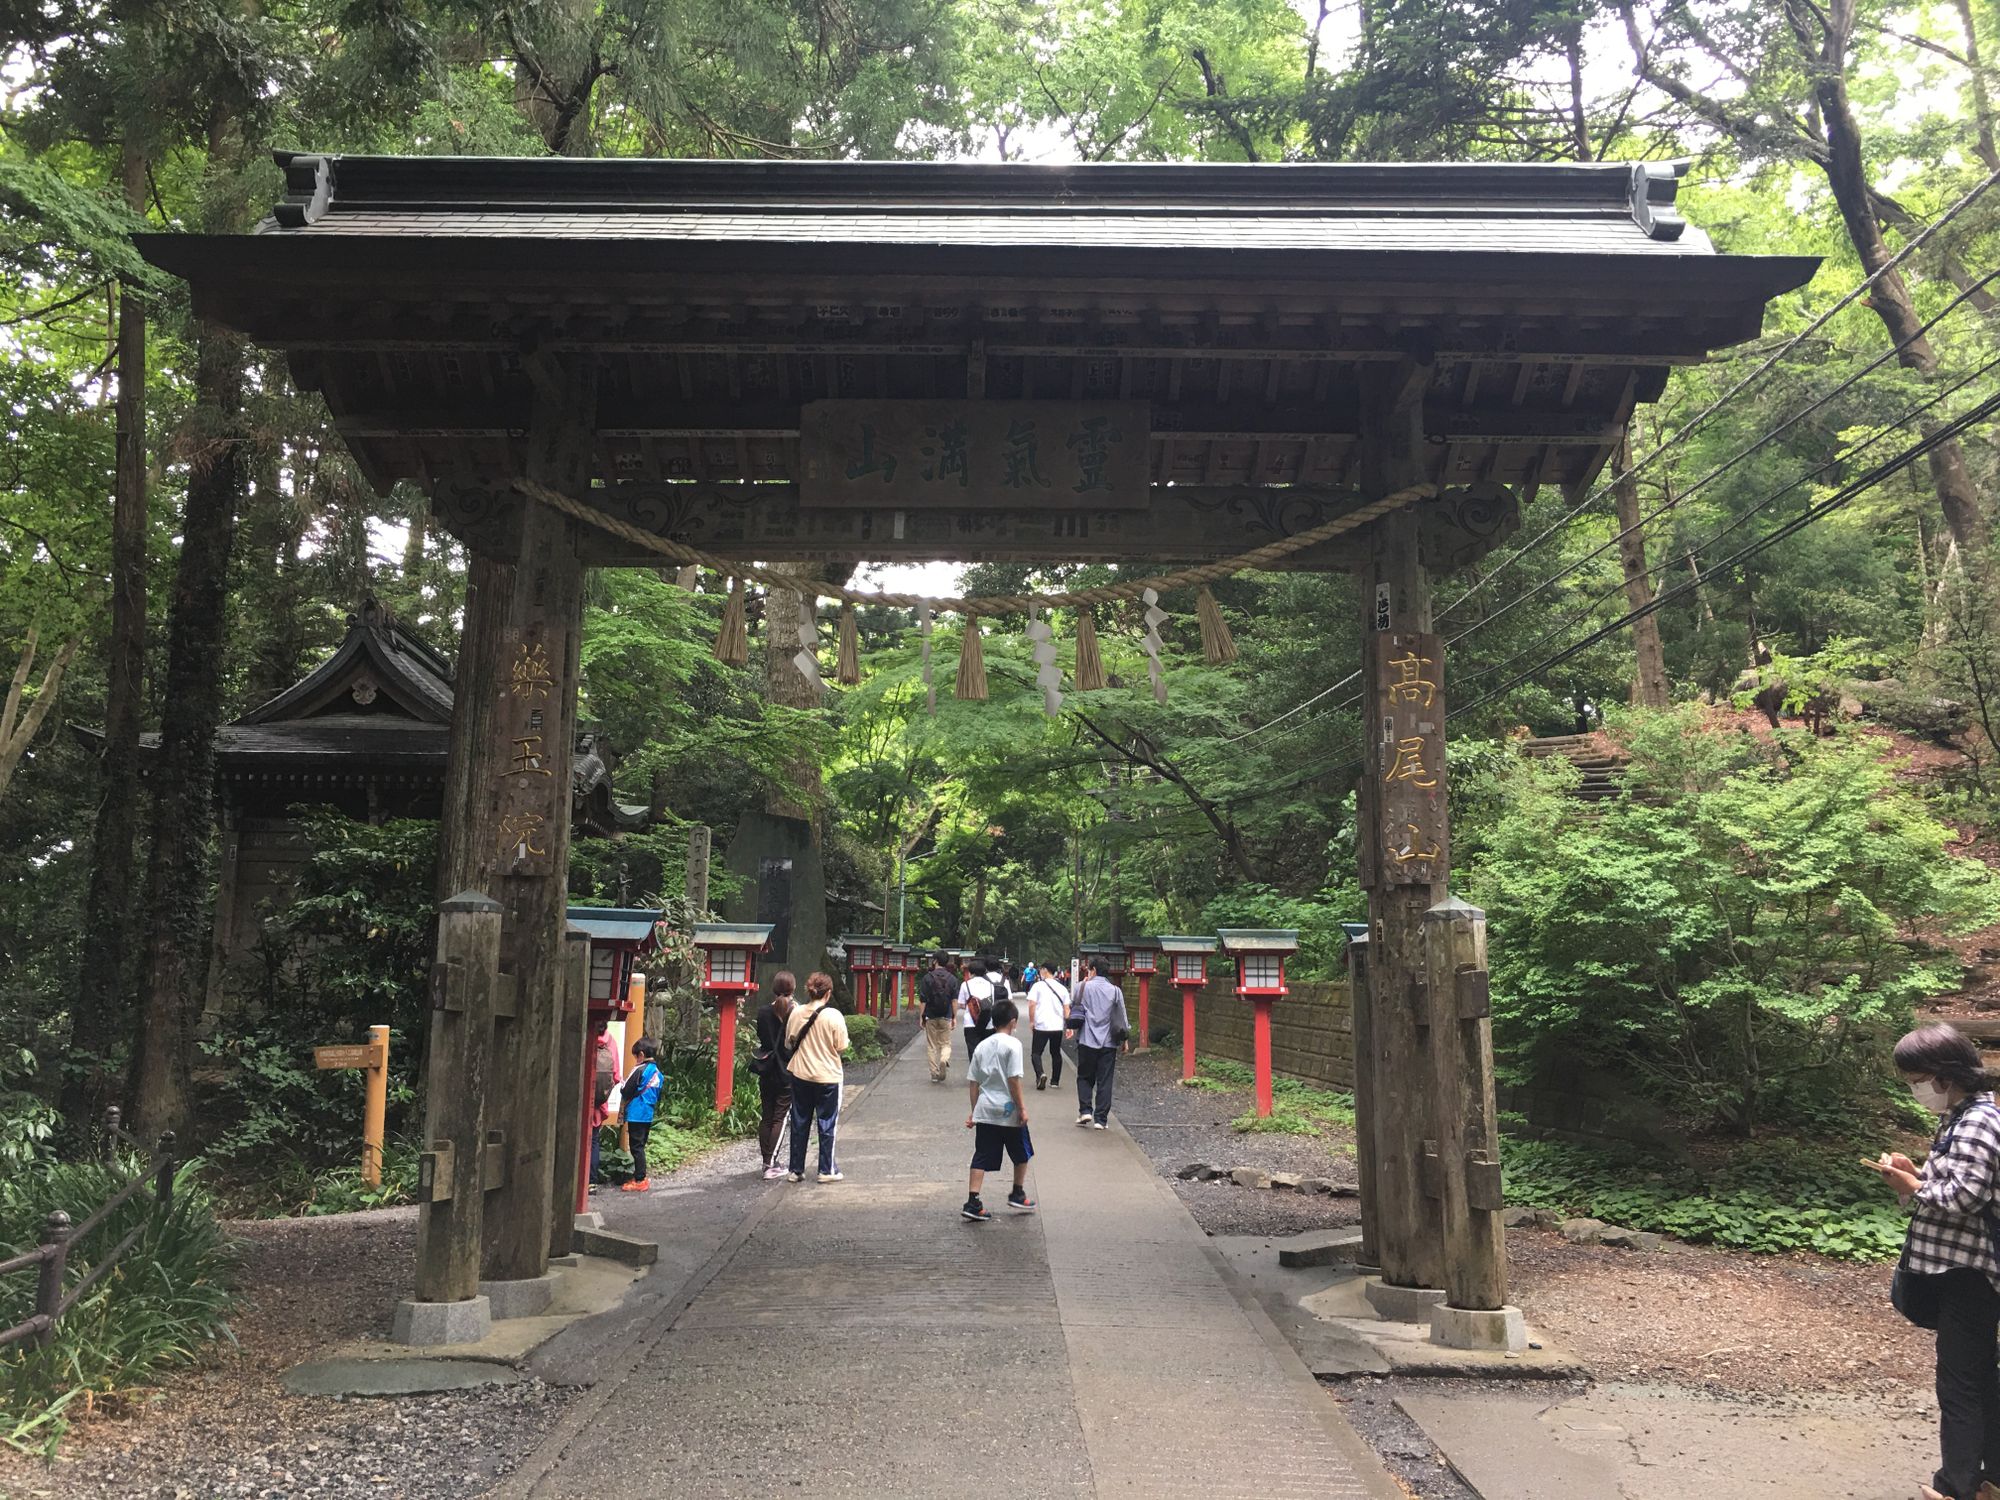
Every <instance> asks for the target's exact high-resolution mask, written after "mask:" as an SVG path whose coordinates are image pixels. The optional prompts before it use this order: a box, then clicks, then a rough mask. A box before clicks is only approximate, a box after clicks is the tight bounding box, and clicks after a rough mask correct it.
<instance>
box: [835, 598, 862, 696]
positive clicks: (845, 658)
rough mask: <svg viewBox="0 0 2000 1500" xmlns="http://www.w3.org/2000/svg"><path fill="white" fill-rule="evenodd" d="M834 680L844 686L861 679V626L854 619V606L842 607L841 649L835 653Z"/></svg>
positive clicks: (853, 683) (845, 605) (849, 685)
mask: <svg viewBox="0 0 2000 1500" xmlns="http://www.w3.org/2000/svg"><path fill="white" fill-rule="evenodd" d="M833 675H834V680H835V681H837V682H838V683H839V684H840V685H841V686H842V687H853V686H854V685H855V684H856V683H858V682H860V681H861V628H860V626H859V625H858V624H856V622H855V619H854V606H853V605H852V604H843V605H841V607H840V649H839V650H838V651H837V652H835V653H834V666H833Z"/></svg>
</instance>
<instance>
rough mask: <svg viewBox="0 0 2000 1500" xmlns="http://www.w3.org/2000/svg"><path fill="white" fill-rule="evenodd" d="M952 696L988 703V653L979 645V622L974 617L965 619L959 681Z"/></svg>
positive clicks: (960, 649)
mask: <svg viewBox="0 0 2000 1500" xmlns="http://www.w3.org/2000/svg"><path fill="white" fill-rule="evenodd" d="M952 696H954V697H957V698H969V699H972V700H973V701H975V702H980V703H983V702H985V701H986V652H985V648H984V647H982V646H981V645H980V643H979V620H978V617H977V616H974V615H967V616H966V617H965V634H964V636H962V637H961V638H960V640H959V645H958V681H957V682H956V683H955V684H954V685H953V687H952Z"/></svg>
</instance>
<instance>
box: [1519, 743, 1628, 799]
mask: <svg viewBox="0 0 2000 1500" xmlns="http://www.w3.org/2000/svg"><path fill="white" fill-rule="evenodd" d="M1520 746H1521V751H1522V753H1523V754H1526V755H1531V756H1533V757H1534V758H1535V759H1537V760H1544V759H1547V758H1548V757H1550V756H1555V755H1560V756H1561V757H1563V759H1565V760H1567V761H1568V762H1569V763H1570V764H1571V765H1573V766H1575V767H1576V768H1577V770H1579V771H1581V772H1582V773H1583V780H1582V781H1581V782H1580V783H1578V785H1577V788H1576V791H1575V794H1574V795H1575V796H1576V798H1577V800H1578V801H1579V802H1608V801H1612V800H1614V799H1615V798H1617V797H1619V796H1621V795H1623V793H1624V790H1625V789H1624V785H1623V779H1622V777H1621V776H1620V774H1619V773H1620V772H1622V771H1623V770H1624V769H1625V767H1626V766H1627V765H1629V764H1630V763H1631V757H1630V756H1628V755H1626V754H1624V753H1623V752H1621V751H1619V750H1618V749H1616V748H1615V747H1613V746H1612V745H1610V744H1609V743H1607V742H1606V741H1605V740H1604V738H1603V737H1602V736H1600V735H1595V734H1552V735H1549V736H1547V737H1546V738H1543V739H1537V740H1522V741H1521V742H1520Z"/></svg>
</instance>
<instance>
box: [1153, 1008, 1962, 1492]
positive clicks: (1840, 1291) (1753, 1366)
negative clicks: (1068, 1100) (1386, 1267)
mask: <svg viewBox="0 0 2000 1500" xmlns="http://www.w3.org/2000/svg"><path fill="white" fill-rule="evenodd" d="M1179 1080H1180V1053H1179V1051H1178V1050H1177V1049H1174V1048H1156V1049H1155V1050H1154V1051H1153V1052H1151V1053H1148V1054H1145V1055H1143V1056H1142V1055H1139V1054H1134V1055H1133V1056H1130V1057H1126V1058H1121V1059H1120V1060H1119V1065H1118V1092H1117V1097H1116V1100H1115V1101H1114V1110H1115V1112H1116V1113H1117V1114H1118V1116H1119V1118H1120V1119H1122V1120H1123V1121H1124V1123H1125V1126H1126V1128H1127V1129H1128V1130H1130V1131H1131V1132H1132V1136H1133V1138H1134V1139H1135V1140H1137V1141H1138V1142H1139V1144H1140V1145H1141V1146H1142V1147H1144V1148H1145V1151H1146V1153H1147V1155H1148V1156H1150V1157H1151V1158H1152V1160H1153V1163H1154V1165H1155V1166H1156V1167H1157V1168H1158V1169H1159V1170H1160V1173H1161V1175H1162V1176H1163V1177H1165V1178H1167V1179H1168V1180H1169V1181H1171V1182H1172V1183H1173V1187H1174V1191H1175V1192H1176V1193H1178V1194H1179V1196H1180V1198H1181V1201H1182V1202H1184V1203H1186V1204H1187V1205H1188V1208H1189V1211H1190V1212H1192V1213H1193V1214H1194V1216H1195V1219H1196V1221H1197V1222H1198V1223H1200V1225H1201V1226H1202V1228H1204V1229H1206V1230H1207V1231H1208V1232H1209V1233H1210V1234H1259V1235H1284V1234H1296V1233H1301V1232H1304V1231H1306V1230H1312V1229H1323V1228H1331V1227H1334V1226H1336V1225H1343V1224H1352V1223H1357V1222H1359V1220H1360V1205H1359V1204H1358V1203H1357V1202H1356V1200H1354V1199H1352V1198H1324V1197H1317V1196H1302V1195H1300V1194H1297V1193H1286V1192H1272V1191H1270V1190H1268V1189H1259V1188H1244V1187H1238V1186H1236V1185H1235V1184H1234V1183H1230V1182H1182V1181H1180V1180H1178V1179H1177V1178H1176V1177H1175V1176H1174V1174H1175V1173H1176V1172H1178V1171H1179V1170H1180V1169H1181V1168H1182V1167H1184V1166H1186V1165H1187V1164H1188V1163H1190V1162H1197V1161H1201V1162H1208V1163H1210V1164H1212V1165H1215V1166H1222V1167H1238V1166H1249V1167H1261V1168H1263V1169H1264V1170H1266V1171H1286V1172H1297V1173H1299V1174H1300V1175H1302V1176H1305V1175H1312V1176H1322V1177H1326V1178H1329V1179H1330V1180H1332V1181H1335V1182H1342V1183H1351V1182H1353V1181H1354V1180H1355V1177H1354V1159H1353V1156H1352V1155H1351V1152H1350V1149H1348V1148H1351V1147H1352V1144H1353V1140H1352V1137H1351V1135H1348V1134H1346V1133H1344V1132H1329V1133H1328V1134H1327V1135H1324V1136H1319V1137H1312V1136H1286V1135H1253V1134H1239V1133H1238V1132H1236V1131H1234V1130H1232V1129H1230V1126H1229V1122H1230V1120H1231V1119H1233V1118H1235V1117H1236V1116H1237V1115H1240V1114H1242V1113H1244V1112H1246V1111H1247V1110H1249V1109H1250V1107H1251V1098H1250V1095H1249V1093H1248V1092H1247V1091H1236V1092H1225V1091H1216V1090H1210V1089H1189V1088H1183V1087H1182V1086H1181V1084H1180V1081H1179ZM1507 1247H1508V1256H1509V1260H1510V1264H1511V1269H1512V1278H1513V1287H1514V1299H1515V1301H1517V1302H1518V1303H1520V1305H1521V1307H1522V1308H1523V1310H1524V1311H1525V1312H1526V1313H1527V1316H1528V1319H1529V1321H1530V1322H1531V1323H1534V1324H1535V1325H1536V1326H1538V1327H1539V1328H1541V1329H1543V1330H1544V1331H1545V1332H1547V1333H1548V1334H1549V1335H1550V1337H1551V1338H1553V1339H1554V1340H1555V1341H1556V1342H1558V1343H1560V1344H1561V1345H1563V1346H1564V1347H1565V1348H1568V1349H1570V1350H1571V1351H1573V1352H1574V1353H1575V1354H1576V1355H1577V1356H1578V1357H1579V1358H1581V1359H1582V1360H1583V1362H1584V1363H1585V1364H1586V1365H1588V1366H1589V1367H1590V1368H1591V1369H1592V1370H1594V1371H1595V1372H1596V1373H1597V1374H1598V1375H1599V1376H1600V1377H1601V1378H1604V1379H1607V1380H1609V1379H1643V1380H1647V1381H1656V1382H1661V1383H1668V1384H1674V1385H1679V1386H1684V1387H1689V1388H1693V1389H1697V1390H1703V1389H1706V1390H1714V1391H1719V1392H1730V1393H1741V1394H1749V1395H1759V1394H1770V1393H1774V1392H1790V1391H1824V1390H1845V1391H1870V1390H1880V1391H1882V1392H1884V1393H1893V1394H1895V1395H1897V1396H1899V1397H1900V1396H1902V1395H1905V1394H1907V1393H1908V1392H1909V1391H1910V1390H1911V1388H1913V1387H1917V1388H1921V1387H1926V1386H1928V1385H1929V1383H1930V1380H1931V1358H1932V1352H1931V1349H1930V1347H1929V1343H1928V1341H1927V1340H1926V1338H1925V1336H1924V1335H1923V1334H1921V1333H1919V1332H1918V1331H1917V1330H1915V1329H1913V1328H1911V1327H1910V1326H1909V1325H1908V1324H1907V1323H1905V1322H1904V1321H1903V1320H1902V1319H1901V1317H1899V1316H1898V1315H1897V1313H1896V1312H1895V1310H1894V1309H1893V1308H1891V1307H1890V1306H1889V1270H1890V1268H1889V1267H1888V1266H1886V1265H1856V1264H1853V1263H1850V1262H1845V1261H1832V1260H1826V1259H1823V1258H1822V1257H1819V1256H1813V1255H1794V1256H1772V1255H1746V1254H1740V1253H1737V1252H1734V1251H1728V1250H1719V1249H1713V1248H1710V1247H1706V1246H1693V1245H1687V1246H1677V1247H1676V1248H1675V1249H1674V1251H1673V1252H1672V1253H1668V1254H1660V1255H1642V1254H1640V1253H1638V1252H1635V1251H1630V1250H1614V1249H1608V1248H1606V1247H1604V1246H1601V1245H1572V1244H1569V1243H1568V1242H1567V1241H1565V1240H1564V1239H1563V1238H1562V1237H1561V1236H1560V1235H1558V1234H1556V1233H1554V1232H1553V1231H1551V1230H1526V1229H1517V1230H1512V1231H1509V1233H1508V1236H1507ZM1442 1493H1443V1494H1445V1495H1450V1494H1451V1493H1452V1492H1451V1491H1448V1490H1447V1491H1444V1492H1442Z"/></svg>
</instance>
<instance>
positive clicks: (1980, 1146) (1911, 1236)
mask: <svg viewBox="0 0 2000 1500" xmlns="http://www.w3.org/2000/svg"><path fill="white" fill-rule="evenodd" d="M1895 1059H1896V1070H1897V1071H1898V1072H1899V1073H1901V1074H1902V1075H1903V1080H1904V1082H1906V1083H1908V1084H1909V1086H1910V1091H1911V1092H1912V1093H1914V1094H1915V1095H1916V1097H1917V1102H1918V1103H1919V1104H1921V1105H1923V1106H1924V1108H1925V1109H1928V1110H1929V1111H1930V1112H1931V1113H1932V1114H1935V1115H1939V1116H1941V1117H1942V1118H1941V1120H1940V1121H1939V1124H1938V1131H1937V1136H1936V1138H1935V1139H1934V1140H1933V1141H1932V1142H1931V1149H1930V1154H1929V1156H1927V1157H1926V1158H1925V1160H1924V1164H1923V1165H1922V1166H1921V1167H1919V1166H1917V1165H1916V1164H1915V1163H1914V1162H1912V1161H1911V1160H1910V1159H1909V1158H1908V1157H1907V1156H1904V1155H1902V1154H1901V1153H1899V1152H1891V1151H1885V1152H1883V1153H1882V1155H1881V1156H1880V1158H1878V1159H1877V1160H1876V1161H1874V1162H1872V1163H1868V1165H1870V1166H1872V1167H1874V1169H1875V1170H1876V1171H1877V1172H1879V1173H1881V1174H1882V1180H1883V1181H1884V1182H1886V1183H1888V1184H1889V1186H1890V1187H1892V1188H1894V1189H1895V1190H1896V1196H1897V1197H1898V1198H1899V1199H1901V1200H1902V1202H1903V1203H1904V1204H1905V1205H1906V1206H1907V1207H1908V1208H1909V1210H1910V1228H1909V1233H1908V1235H1907V1236H1906V1237H1905V1239H1904V1241H1903V1256H1902V1259H1901V1261H1899V1262H1898V1263H1897V1266H1896V1275H1895V1280H1894V1283H1893V1285H1892V1289H1891V1292H1890V1296H1891V1298H1892V1299H1893V1300H1894V1302H1895V1304H1896V1307H1897V1308H1898V1310H1900V1311H1901V1312H1902V1313H1903V1315H1904V1316H1905V1317H1907V1318H1908V1319H1909V1320H1910V1321H1911V1322H1912V1323H1915V1324H1916V1325H1917V1326H1918V1327H1920V1328H1935V1329H1936V1330H1937V1402H1938V1446H1939V1449H1940V1456H1941V1458H1942V1460H1943V1462H1942V1463H1941V1464H1940V1465H1939V1467H1938V1470H1937V1472H1936V1473H1935V1474H1933V1475H1932V1476H1931V1482H1930V1483H1929V1484H1927V1485H1922V1486H1919V1493H1920V1494H1921V1495H1922V1496H1923V1497H1924V1500H2000V1370H1996V1367H1995V1363H1994V1361H1995V1355H1996V1352H2000V1347H1997V1346H2000V1254H1996V1252H1995V1243H1994V1234H1995V1228H1996V1225H1995V1213H1996V1208H2000V1205H1996V1203H1995V1195H1996V1189H2000V1107H1996V1106H1995V1104H1994V1102H1993V1095H1992V1094H1991V1093H1990V1092H1988V1090H1989V1089H1990V1088H1991V1087H1992V1084H1993V1079H1992V1078H1990V1077H1989V1076H1988V1075H1987V1073H1986V1070H1985V1068H1984V1066H1983V1064H1982V1063H1981V1060H1980V1056H1979V1049H1978V1048H1976V1047H1974V1046H1973V1045H1972V1043H1971V1042H1970V1041H1968V1040H1967V1039H1966V1038H1965V1036H1964V1035H1963V1034H1962V1033H1961V1032H1959V1031H1957V1030H1956V1029H1954V1028H1953V1027H1950V1026H1942V1025H1938V1026H1923V1027H1919V1028H1918V1029H1917V1030H1915V1031H1912V1032H1911V1033H1909V1035H1907V1036H1905V1037H1904V1038H1903V1039H1902V1040H1901V1041H1899V1042H1897V1043H1896V1052H1895Z"/></svg>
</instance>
